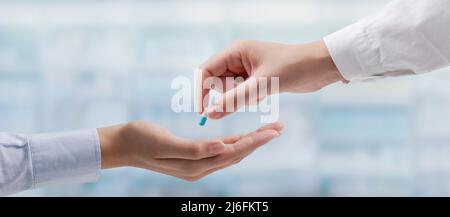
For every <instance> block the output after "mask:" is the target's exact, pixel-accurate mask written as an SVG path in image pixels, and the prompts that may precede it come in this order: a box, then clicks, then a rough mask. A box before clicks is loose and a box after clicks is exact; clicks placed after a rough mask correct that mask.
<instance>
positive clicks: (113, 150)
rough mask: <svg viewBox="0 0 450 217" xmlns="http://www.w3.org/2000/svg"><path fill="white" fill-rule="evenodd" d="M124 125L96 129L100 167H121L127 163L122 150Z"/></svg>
mask: <svg viewBox="0 0 450 217" xmlns="http://www.w3.org/2000/svg"><path fill="white" fill-rule="evenodd" d="M125 128H126V125H117V126H111V127H105V128H99V129H97V132H98V135H99V140H100V149H101V161H102V162H101V163H102V169H108V168H114V167H121V166H126V165H127V160H126V159H127V155H126V152H124V151H123V150H121V149H123V147H124V145H123V144H124V142H123V136H122V135H123V132H124V130H125Z"/></svg>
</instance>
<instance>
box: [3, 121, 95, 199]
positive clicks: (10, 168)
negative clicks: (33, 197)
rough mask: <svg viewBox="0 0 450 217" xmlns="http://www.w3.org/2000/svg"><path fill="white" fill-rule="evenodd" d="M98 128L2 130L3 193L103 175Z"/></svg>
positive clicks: (85, 179)
mask: <svg viewBox="0 0 450 217" xmlns="http://www.w3.org/2000/svg"><path fill="white" fill-rule="evenodd" d="M100 157H101V155H100V143H99V139H98V134H97V130H95V129H92V130H81V131H73V132H65V133H52V134H32V135H24V134H13V133H0V196H2V195H8V194H12V193H16V192H20V191H24V190H28V189H32V188H37V187H42V186H51V185H53V184H58V183H83V182H93V181H96V180H98V178H99V177H100V167H101V159H100Z"/></svg>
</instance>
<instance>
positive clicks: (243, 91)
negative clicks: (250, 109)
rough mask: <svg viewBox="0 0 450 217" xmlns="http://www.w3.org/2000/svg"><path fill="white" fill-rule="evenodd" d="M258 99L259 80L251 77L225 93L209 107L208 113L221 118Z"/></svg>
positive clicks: (210, 115) (215, 117) (211, 116)
mask: <svg viewBox="0 0 450 217" xmlns="http://www.w3.org/2000/svg"><path fill="white" fill-rule="evenodd" d="M258 101H259V98H258V81H257V79H255V78H254V77H250V78H248V79H247V80H245V81H244V82H242V83H241V84H239V85H238V86H236V87H235V88H233V89H230V90H228V91H227V92H225V93H223V94H222V96H221V97H220V98H219V100H218V101H217V103H215V104H214V105H213V106H211V107H210V108H208V110H207V114H208V117H209V118H211V119H220V118H223V117H225V116H227V115H229V114H231V113H234V112H236V111H237V110H239V109H240V108H241V107H243V106H245V105H248V104H256V103H257V102H258Z"/></svg>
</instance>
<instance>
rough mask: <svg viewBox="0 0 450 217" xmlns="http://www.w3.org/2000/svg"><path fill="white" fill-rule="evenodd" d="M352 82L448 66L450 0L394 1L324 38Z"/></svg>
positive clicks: (449, 56) (339, 66)
mask: <svg viewBox="0 0 450 217" xmlns="http://www.w3.org/2000/svg"><path fill="white" fill-rule="evenodd" d="M324 42H325V44H326V46H327V48H328V50H329V52H330V55H331V57H332V59H333V61H334V62H335V64H336V66H337V68H338V70H339V71H340V72H341V74H342V76H343V77H344V78H345V79H347V80H348V81H354V80H367V79H372V78H379V77H385V76H397V75H408V74H419V73H425V72H430V71H433V70H436V69H439V68H444V67H447V66H449V65H450V0H396V1H392V2H390V3H389V4H388V5H387V6H385V7H384V8H383V9H382V10H381V11H379V12H377V13H375V14H373V15H371V16H368V17H366V18H364V19H362V20H360V21H359V22H357V23H355V24H352V25H350V26H348V27H346V28H344V29H341V30H339V31H337V32H335V33H332V34H330V35H328V36H326V37H324Z"/></svg>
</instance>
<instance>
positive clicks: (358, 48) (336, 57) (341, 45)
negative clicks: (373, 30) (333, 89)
mask: <svg viewBox="0 0 450 217" xmlns="http://www.w3.org/2000/svg"><path fill="white" fill-rule="evenodd" d="M323 40H324V42H325V44H326V46H327V48H328V51H329V52H330V55H331V58H332V59H333V61H334V63H335V64H336V67H337V68H338V70H339V72H340V73H341V74H342V76H343V77H344V78H345V79H346V80H348V81H355V80H372V79H376V78H380V77H383V75H382V74H377V72H380V71H381V70H379V69H378V68H379V67H380V65H379V64H378V62H379V60H378V59H377V55H376V54H375V53H374V50H373V48H371V46H372V44H371V41H370V37H369V35H368V33H367V32H366V31H365V30H364V28H363V25H362V24H361V23H360V22H358V23H355V24H352V25H350V26H347V27H345V28H343V29H341V30H339V31H337V32H335V33H332V34H330V35H328V36H325V37H324V38H323Z"/></svg>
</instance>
